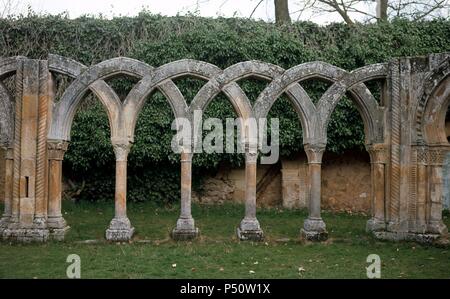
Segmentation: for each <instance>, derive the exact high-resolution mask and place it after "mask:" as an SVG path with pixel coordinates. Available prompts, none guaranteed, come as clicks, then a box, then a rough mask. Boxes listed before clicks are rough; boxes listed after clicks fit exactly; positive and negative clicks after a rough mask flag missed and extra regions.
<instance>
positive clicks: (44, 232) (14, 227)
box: [2, 219, 50, 243]
mask: <svg viewBox="0 0 450 299" xmlns="http://www.w3.org/2000/svg"><path fill="white" fill-rule="evenodd" d="M49 235H50V232H49V230H48V229H47V227H46V226H45V223H43V222H41V221H40V219H39V220H38V221H36V222H35V223H33V225H32V226H31V227H20V223H19V222H15V221H11V222H10V224H9V225H8V227H7V228H5V229H4V230H3V233H2V238H3V240H8V241H13V242H20V243H32V242H47V241H48V239H49Z"/></svg>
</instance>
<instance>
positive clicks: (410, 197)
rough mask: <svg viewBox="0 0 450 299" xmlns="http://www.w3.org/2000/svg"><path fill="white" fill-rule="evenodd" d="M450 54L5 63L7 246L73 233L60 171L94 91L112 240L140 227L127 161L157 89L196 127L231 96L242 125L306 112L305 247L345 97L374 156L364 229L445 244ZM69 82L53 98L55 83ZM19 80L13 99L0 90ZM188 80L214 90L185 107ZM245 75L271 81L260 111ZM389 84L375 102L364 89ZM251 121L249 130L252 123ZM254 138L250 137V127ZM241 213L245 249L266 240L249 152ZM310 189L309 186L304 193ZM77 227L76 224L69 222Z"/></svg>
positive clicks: (184, 163) (178, 235) (2, 138)
mask: <svg viewBox="0 0 450 299" xmlns="http://www.w3.org/2000/svg"><path fill="white" fill-rule="evenodd" d="M449 73H450V53H444V54H431V55H428V56H423V57H413V58H399V59H393V60H391V61H389V62H388V63H380V64H374V65H368V66H365V67H362V68H360V69H356V70H354V71H351V72H347V71H345V70H342V69H340V68H338V67H335V66H332V65H330V64H327V63H324V62H318V61H316V62H309V63H304V64H301V65H298V66H295V67H293V68H291V69H288V70H284V69H282V68H280V67H278V66H276V65H271V64H268V63H264V62H259V61H247V62H241V63H238V64H235V65H233V66H230V67H229V68H227V69H225V70H221V69H219V68H218V67H216V66H214V65H211V64H209V63H206V62H200V61H195V60H181V61H175V62H172V63H169V64H166V65H163V66H160V67H158V68H152V67H151V66H149V65H147V64H145V63H143V62H140V61H136V60H133V59H129V58H124V57H119V58H114V59H110V60H107V61H104V62H101V63H99V64H97V65H94V66H91V67H86V66H84V65H82V64H80V63H78V62H76V61H74V60H71V59H68V58H64V57H60V56H57V55H49V57H48V59H47V60H33V59H27V58H25V57H11V58H2V59H0V146H1V147H2V148H3V149H4V150H5V153H6V156H5V165H6V166H5V174H4V177H5V188H4V189H5V190H4V192H5V210H4V213H3V216H2V218H1V222H0V235H1V236H2V238H3V239H13V240H18V241H23V242H27V241H46V240H48V239H49V238H54V239H58V240H61V239H63V238H64V234H65V232H66V231H67V229H68V226H67V224H66V221H65V220H64V218H63V216H62V213H61V179H62V178H61V176H62V175H61V169H62V163H63V159H64V153H65V152H66V150H67V148H68V146H69V144H70V130H71V126H72V121H73V118H74V115H75V113H76V110H77V107H78V106H79V104H80V102H81V101H82V99H83V96H84V95H85V94H86V92H88V91H92V92H93V93H94V94H95V95H96V97H97V98H98V99H99V100H100V101H101V102H102V104H103V105H104V107H105V109H106V111H107V114H108V117H109V125H110V127H111V142H112V145H113V149H114V153H115V156H116V188H115V216H114V218H113V219H112V220H111V223H110V226H109V228H108V229H107V230H106V238H107V239H108V240H112V241H126V240H129V239H130V238H132V235H133V232H134V228H133V226H132V224H131V222H130V220H129V219H128V217H127V212H126V194H127V156H128V153H129V150H130V148H131V146H132V144H133V140H134V129H135V125H136V120H137V117H138V114H139V112H140V110H141V108H142V107H143V105H144V103H145V101H146V99H147V97H148V96H149V95H150V94H151V92H152V91H154V90H155V89H158V90H159V91H161V92H162V94H164V95H165V97H166V98H167V100H168V102H169V104H170V106H171V108H172V111H173V113H174V116H175V117H183V118H188V119H192V117H193V113H194V111H195V110H204V109H205V108H206V107H207V105H208V104H209V102H210V101H211V100H212V99H213V98H214V97H215V96H216V95H218V94H219V93H220V92H223V93H224V94H225V95H226V96H227V98H228V100H229V101H230V102H231V103H232V105H233V107H234V109H235V111H236V113H237V115H238V116H239V117H241V118H242V119H243V120H245V119H248V118H251V117H255V118H256V119H259V118H263V117H265V116H266V115H267V114H268V112H269V110H270V108H271V107H272V105H273V103H274V102H275V101H276V100H277V99H278V98H279V97H280V95H281V94H283V93H285V94H287V96H288V98H289V99H290V100H291V102H292V104H293V106H294V108H295V109H296V111H297V112H298V115H299V119H300V122H301V125H302V128H303V140H304V146H305V151H306V154H307V159H308V168H307V170H305V171H307V173H308V175H307V176H308V180H307V183H305V182H303V183H302V185H305V184H306V186H307V188H308V190H307V192H304V194H305V195H306V196H307V198H306V201H307V202H308V207H309V217H308V218H307V219H306V220H305V223H304V225H303V227H302V229H301V234H300V235H301V236H302V237H303V238H305V239H308V240H324V239H326V238H327V236H328V232H327V229H326V224H325V222H324V221H323V220H322V218H321V202H320V201H321V180H322V179H321V168H322V166H321V164H322V156H323V153H324V151H325V150H326V144H327V134H326V133H327V124H328V122H329V120H330V116H331V114H332V112H333V110H334V109H335V107H336V105H337V103H338V102H339V100H340V99H341V98H342V97H343V95H345V94H346V93H349V94H350V95H351V97H352V99H353V101H354V103H355V104H356V106H357V108H358V110H359V111H360V113H361V116H362V118H363V122H364V126H365V136H366V148H367V151H368V152H369V154H370V159H371V185H372V192H371V193H372V194H371V203H372V209H371V210H372V217H371V219H370V220H369V221H368V223H367V230H368V231H370V232H373V233H374V234H375V236H376V237H378V238H385V239H394V240H401V239H412V240H418V241H423V242H429V241H433V240H436V239H438V238H446V237H447V228H446V226H445V225H444V224H443V222H442V219H441V218H442V213H441V212H442V199H443V193H444V192H443V181H444V178H443V169H442V166H443V163H444V157H445V155H446V154H447V153H448V152H449V151H450V146H449V143H448V142H447V138H446V134H445V113H446V111H447V107H448V105H449V102H450V76H449ZM56 74H59V75H65V76H68V77H70V78H73V82H72V83H71V84H70V86H69V87H68V88H67V89H66V90H65V92H64V94H63V96H62V98H61V99H60V100H59V101H57V102H56V101H55V85H54V81H53V79H52V78H53V76H54V75H56ZM12 75H15V82H16V87H15V98H14V99H13V98H12V97H11V95H10V92H9V91H8V90H7V88H6V87H5V86H4V84H3V83H1V81H2V80H3V79H5V78H7V77H9V76H12ZM119 75H126V76H132V77H135V78H137V79H138V80H139V82H138V83H137V84H136V85H135V86H134V87H133V88H132V90H131V91H130V93H129V94H128V95H127V97H126V98H125V100H124V101H123V102H122V101H121V100H120V99H119V97H118V96H117V94H116V93H115V92H114V90H113V89H112V88H111V87H110V86H109V85H108V84H107V83H106V82H105V80H107V79H108V78H111V77H113V76H119ZM182 76H192V77H195V78H201V79H204V80H206V81H207V83H206V84H205V85H204V86H203V88H202V89H201V90H200V91H199V92H198V94H197V95H196V96H195V98H194V99H193V101H192V103H191V105H190V106H189V105H187V102H186V100H185V99H184V97H183V95H182V94H181V92H180V91H179V89H178V88H177V86H176V85H175V84H174V83H173V81H172V80H173V79H176V78H179V77H182ZM247 77H254V78H258V79H263V80H267V81H269V82H270V83H269V84H268V86H267V87H266V89H265V90H264V91H263V92H262V93H261V94H260V95H259V97H258V99H257V100H256V102H255V104H254V105H253V106H252V105H251V103H250V101H249V100H248V98H247V96H246V95H245V93H244V92H243V91H242V89H241V88H240V87H239V85H238V84H237V83H236V82H238V81H239V80H241V79H243V78H247ZM307 79H317V80H325V81H327V82H330V83H331V84H332V85H331V87H330V88H329V89H328V90H327V91H326V92H325V93H324V94H323V95H322V97H321V98H320V100H319V101H318V102H317V104H313V102H312V100H311V99H310V97H309V96H308V94H307V93H306V92H305V90H304V89H303V88H302V86H301V84H302V81H304V80H307ZM371 80H381V81H383V82H384V84H383V86H384V87H383V92H382V97H381V99H380V101H377V100H376V99H375V98H374V97H373V95H372V93H371V92H370V91H369V89H367V87H366V86H365V84H364V83H365V82H367V81H371ZM244 123H245V122H244ZM242 132H243V135H244V136H242V137H243V138H244V139H245V140H247V136H246V133H245V132H247V130H245V129H244V130H242ZM192 155H193V154H192V149H191V148H184V149H183V152H182V154H181V214H180V217H179V219H178V221H177V223H176V226H175V228H174V230H173V233H172V236H173V238H175V239H191V238H195V237H196V236H197V235H198V229H197V228H196V226H195V222H194V219H193V218H192V214H191V173H192V171H191V170H192ZM245 156H246V163H245V167H246V169H245V186H246V188H245V215H244V218H243V220H242V222H241V223H240V225H239V227H238V229H237V234H238V236H239V238H240V239H242V240H247V239H251V240H261V239H263V238H264V233H263V230H262V228H261V225H260V223H259V221H258V219H257V215H256V187H257V186H256V185H257V184H256V182H257V181H256V170H257V158H258V153H257V152H256V151H255V149H253V148H251V147H250V146H246V155H245ZM304 183H305V184H304ZM73 225H76V224H73Z"/></svg>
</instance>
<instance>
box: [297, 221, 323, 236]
mask: <svg viewBox="0 0 450 299" xmlns="http://www.w3.org/2000/svg"><path fill="white" fill-rule="evenodd" d="M300 235H301V238H302V239H304V240H307V241H325V240H326V239H327V238H328V232H327V229H326V225H325V222H324V221H323V220H322V218H318V219H314V218H308V219H306V220H305V222H304V223H303V228H302V229H301V230H300Z"/></svg>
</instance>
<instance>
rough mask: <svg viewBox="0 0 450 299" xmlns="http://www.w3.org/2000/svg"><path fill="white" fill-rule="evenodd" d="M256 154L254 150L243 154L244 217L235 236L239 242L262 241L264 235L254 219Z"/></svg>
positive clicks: (248, 150)
mask: <svg viewBox="0 0 450 299" xmlns="http://www.w3.org/2000/svg"><path fill="white" fill-rule="evenodd" d="M257 160H258V154H257V150H256V149H249V148H248V146H247V149H246V153H245V217H244V219H242V221H241V223H240V225H239V227H238V229H237V236H238V238H239V239H240V240H252V241H262V240H263V239H264V233H263V231H262V229H261V227H260V225H259V221H258V219H256V181H257V179H256V166H257V164H256V163H257Z"/></svg>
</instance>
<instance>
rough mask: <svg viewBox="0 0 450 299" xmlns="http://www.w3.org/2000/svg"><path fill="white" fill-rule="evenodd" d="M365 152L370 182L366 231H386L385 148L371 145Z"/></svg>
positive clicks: (381, 145) (380, 145)
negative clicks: (369, 208) (370, 199)
mask: <svg viewBox="0 0 450 299" xmlns="http://www.w3.org/2000/svg"><path fill="white" fill-rule="evenodd" d="M367 151H368V152H369V155H370V164H371V181H372V207H371V213H372V218H371V219H370V220H369V221H368V222H367V231H369V232H373V231H380V230H386V217H385V198H386V194H385V188H386V181H385V180H386V172H385V165H386V147H385V145H384V144H373V145H370V146H367Z"/></svg>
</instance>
